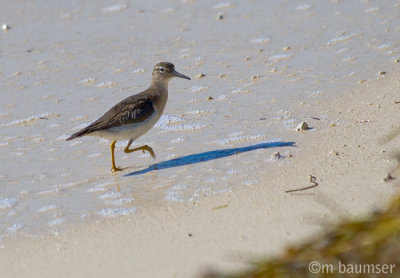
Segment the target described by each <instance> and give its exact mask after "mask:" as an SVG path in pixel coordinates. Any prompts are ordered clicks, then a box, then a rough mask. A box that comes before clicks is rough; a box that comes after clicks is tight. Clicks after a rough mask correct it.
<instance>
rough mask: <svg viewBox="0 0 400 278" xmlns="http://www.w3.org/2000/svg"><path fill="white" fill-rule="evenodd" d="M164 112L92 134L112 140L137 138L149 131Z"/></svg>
mask: <svg viewBox="0 0 400 278" xmlns="http://www.w3.org/2000/svg"><path fill="white" fill-rule="evenodd" d="M161 114H162V113H157V112H156V113H154V114H153V115H152V116H151V117H150V118H148V119H147V120H146V121H144V122H141V123H135V124H127V125H122V126H118V127H113V128H110V129H107V130H102V131H96V132H93V133H91V134H90V135H93V136H99V137H102V138H105V139H108V140H111V141H114V140H129V139H132V140H136V139H137V138H139V137H140V136H142V135H143V134H145V133H146V132H147V131H149V130H150V129H151V128H152V127H153V126H154V125H155V124H156V123H157V121H158V120H159V119H160V117H161Z"/></svg>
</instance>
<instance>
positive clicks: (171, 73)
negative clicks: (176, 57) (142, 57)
mask: <svg viewBox="0 0 400 278" xmlns="http://www.w3.org/2000/svg"><path fill="white" fill-rule="evenodd" d="M152 76H153V82H165V81H166V82H168V81H169V80H171V78H172V77H179V78H184V79H188V80H190V78H189V77H187V76H186V75H183V74H182V73H179V72H177V71H176V70H175V66H174V64H172V63H169V62H161V63H158V64H157V65H155V66H154V69H153V74H152Z"/></svg>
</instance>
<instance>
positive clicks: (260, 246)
mask: <svg viewBox="0 0 400 278" xmlns="http://www.w3.org/2000/svg"><path fill="white" fill-rule="evenodd" d="M398 88H399V81H398V78H396V74H395V73H388V74H387V75H386V76H385V77H384V78H383V77H382V78H380V79H378V80H373V81H367V82H364V83H362V84H359V85H358V86H356V87H355V88H349V89H348V91H347V93H346V96H343V97H341V98H339V99H337V100H335V101H333V102H331V103H325V104H324V103H318V101H316V102H313V103H309V104H305V105H308V110H309V112H310V115H315V117H318V115H322V114H323V115H326V118H325V119H320V120H313V121H311V120H309V124H310V126H311V127H312V129H311V130H308V131H302V132H295V131H293V140H294V141H295V142H296V145H297V148H296V149H295V150H294V151H293V152H292V154H293V157H291V158H290V159H289V160H290V162H289V163H288V165H287V167H284V168H280V169H277V170H276V172H275V173H274V174H273V175H268V176H264V179H263V180H262V182H260V183H259V184H255V185H251V186H248V187H240V188H238V189H237V190H234V191H233V192H229V193H225V194H218V195H214V196H209V197H207V198H204V199H202V200H201V201H200V202H198V203H193V204H188V203H183V204H173V203H168V202H166V203H165V205H164V206H162V207H160V206H154V207H151V206H148V207H147V208H146V209H144V210H142V211H141V212H140V213H137V214H136V215H133V216H127V217H124V218H117V219H112V220H108V221H104V222H102V223H96V224H95V223H92V224H90V225H89V224H88V225H82V226H78V227H76V228H75V229H74V230H72V231H69V232H66V233H63V234H61V235H59V236H57V237H54V236H44V237H41V238H32V239H26V238H19V239H15V240H14V241H10V242H7V243H6V244H5V246H3V248H2V249H1V250H0V262H1V263H0V264H1V267H0V274H1V276H2V277H54V276H56V277H110V276H116V277H194V276H196V275H199V274H200V273H202V272H203V271H205V270H207V269H210V268H212V267H217V268H222V269H229V270H233V269H240V268H242V267H246V263H247V262H249V261H250V260H252V259H254V258H257V257H260V256H264V255H272V254H279V253H280V252H281V251H282V250H283V248H284V247H285V246H287V245H289V244H297V243H299V242H301V240H303V239H305V238H307V237H310V236H312V235H313V234H315V233H316V232H319V231H321V230H323V229H324V228H326V227H327V226H329V224H332V223H335V221H337V220H340V219H343V218H354V217H357V216H360V215H362V214H365V213H367V212H370V211H372V210H374V209H377V208H379V207H381V206H382V205H384V203H385V202H386V201H387V200H388V199H390V197H391V196H392V194H394V192H396V189H397V188H396V187H397V186H395V185H394V184H392V183H384V182H383V179H384V178H385V176H386V174H387V173H388V172H389V171H390V170H391V169H392V168H394V167H395V165H396V161H395V159H393V158H392V154H393V153H395V152H396V150H397V147H396V146H398V144H399V140H400V138H395V139H394V140H392V141H390V142H389V143H387V144H381V143H380V140H381V139H382V138H384V137H385V134H387V133H388V132H390V131H393V130H394V129H395V128H396V127H398V123H396V118H397V116H396V115H398V113H399V112H400V111H399V109H400V105H399V104H395V102H396V101H398V100H399V99H398V94H397V92H398ZM333 123H336V124H333ZM309 174H312V175H313V176H315V177H316V182H317V183H318V186H317V187H315V188H312V189H309V190H305V191H300V192H297V193H285V190H289V189H295V188H300V187H305V186H308V185H310V183H309V182H308V175H309Z"/></svg>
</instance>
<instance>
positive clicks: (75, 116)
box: [0, 1, 400, 277]
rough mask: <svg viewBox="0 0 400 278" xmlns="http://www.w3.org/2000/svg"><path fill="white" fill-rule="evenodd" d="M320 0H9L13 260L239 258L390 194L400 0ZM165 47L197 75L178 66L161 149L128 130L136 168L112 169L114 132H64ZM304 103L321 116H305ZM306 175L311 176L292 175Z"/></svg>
mask: <svg viewBox="0 0 400 278" xmlns="http://www.w3.org/2000/svg"><path fill="white" fill-rule="evenodd" d="M308 3H309V4H304V3H286V2H281V3H276V4H274V5H272V4H265V3H263V4H262V5H261V4H260V3H253V1H248V2H246V1H244V2H241V4H239V3H228V2H226V3H225V2H224V3H215V2H213V1H209V2H201V3H200V1H173V2H171V3H168V4H164V2H161V1H160V2H159V6H156V5H155V4H154V3H152V4H151V3H147V2H136V1H135V2H132V3H130V2H123V3H122V2H121V3H119V4H118V3H110V2H108V1H100V2H93V3H92V2H90V1H88V2H85V3H81V2H79V1H69V2H68V3H63V4H61V3H59V4H49V3H42V2H41V1H37V2H34V3H31V2H30V3H20V2H18V3H15V2H12V3H11V2H10V3H9V5H8V10H7V12H4V11H0V15H1V19H2V20H3V21H4V23H7V24H9V26H10V27H11V28H10V29H9V30H3V31H2V32H1V33H0V35H1V38H2V41H3V40H4V42H5V43H4V45H3V46H2V48H1V49H0V55H1V58H2V60H3V61H2V63H4V67H2V69H1V71H0V77H1V84H0V85H1V91H2V93H1V95H0V103H1V111H0V125H1V128H2V133H1V135H0V136H1V137H0V152H1V157H0V167H1V172H0V183H1V186H2V190H1V192H0V227H1V236H0V237H1V242H0V244H1V246H2V249H1V250H0V258H1V259H0V262H1V267H0V272H3V273H1V274H4V275H2V276H6V277H20V276H27V275H29V276H33V277H35V276H38V277H39V276H40V277H50V276H54V275H56V274H57V276H59V277H68V276H71V275H72V276H82V277H87V276H96V277H102V276H103V277H106V276H110V275H119V276H130V275H132V273H135V274H137V275H138V276H139V277H155V276H160V275H161V276H166V277H174V276H176V277H187V276H192V275H193V274H194V273H199V272H201V271H203V270H204V269H207V267H214V266H215V267H222V268H229V269H231V268H240V267H243V266H245V265H246V262H248V261H249V260H250V259H251V258H253V257H254V256H261V255H266V254H268V255H271V254H276V253H279V252H281V251H282V248H283V247H285V246H287V245H288V244H289V243H296V242H298V241H299V240H301V239H304V238H306V237H307V236H310V235H312V234H313V233H315V232H318V231H321V230H322V229H323V228H324V227H325V226H326V225H327V223H333V222H335V221H337V220H339V219H341V218H343V217H356V216H357V215H360V214H363V213H366V212H368V211H371V210H373V209H376V208H379V207H380V206H381V205H382V204H384V202H385V201H386V200H388V199H389V198H390V196H391V195H392V194H393V192H394V191H395V187H394V186H393V185H392V184H387V183H383V178H384V177H385V176H386V174H387V172H388V171H389V170H390V169H391V168H393V167H394V165H395V163H396V161H395V159H394V158H393V156H392V153H393V152H394V151H395V150H396V146H397V145H398V139H397V138H395V139H394V140H392V141H391V142H389V143H387V144H385V145H383V144H380V143H379V139H380V138H382V137H383V136H384V135H385V134H386V133H388V132H390V131H391V130H393V129H394V128H396V127H397V126H396V120H395V118H396V115H397V114H396V113H397V110H398V109H399V108H398V107H399V106H398V105H396V104H395V101H398V100H397V99H396V92H397V91H396V90H397V87H398V82H397V80H396V73H397V72H398V70H397V67H398V63H397V62H396V59H397V55H398V48H399V43H398V40H397V34H398V29H399V26H400V24H398V19H397V16H396V10H397V9H398V5H396V3H395V2H394V1H385V3H384V4H385V5H384V4H383V2H382V3H380V4H379V5H378V4H376V5H375V4H374V3H372V2H369V1H362V2H360V3H343V2H341V1H333V2H331V3H329V4H322V3H319V2H318V1H308ZM260 5H261V6H260ZM350 11H352V12H350ZM11 15H13V16H11ZM283 19H285V20H283ZM143 26H148V29H146V30H144V29H143ZM160 60H168V61H171V62H173V63H174V64H175V65H176V68H177V70H178V71H180V72H182V73H184V74H186V75H189V76H191V77H192V79H193V80H192V81H191V82H190V83H189V82H184V81H179V80H173V81H172V82H171V84H170V97H169V102H168V104H167V108H166V111H165V116H164V117H163V118H162V119H161V121H160V122H159V124H158V125H157V126H156V127H155V128H154V129H153V130H151V131H150V132H149V133H148V134H146V135H145V136H143V137H142V138H140V139H139V140H138V142H137V143H136V144H137V145H140V144H144V143H146V144H149V145H151V146H152V147H153V149H154V150H155V151H156V154H157V160H155V161H153V160H152V159H151V157H149V156H148V155H146V154H135V155H133V156H132V155H125V154H123V152H122V150H123V147H124V142H120V143H119V144H118V145H117V163H118V165H121V166H122V167H128V168H127V169H126V170H125V171H123V172H122V173H118V174H114V175H113V174H111V173H110V172H109V169H110V167H111V166H110V165H111V163H110V154H109V146H108V142H106V141H104V140H101V139H97V138H82V139H79V140H76V141H72V142H66V141H65V139H66V138H67V136H68V135H69V134H71V133H73V132H74V131H76V130H78V129H79V128H81V127H83V126H85V125H87V124H88V123H90V122H91V121H93V120H95V119H96V118H97V117H98V116H100V115H101V114H102V113H103V112H105V111H106V110H107V109H108V108H110V107H111V106H112V105H113V104H114V103H116V102H118V101H119V100H120V99H122V98H124V97H126V96H128V95H130V94H132V93H133V92H139V91H140V90H143V89H145V88H146V86H148V84H149V82H150V72H151V68H152V66H153V65H154V64H155V63H156V62H158V61H160ZM202 74H203V75H204V76H203V75H202ZM210 97H211V98H210ZM302 121H306V122H307V123H308V124H309V126H310V127H311V129H310V130H306V131H301V132H296V131H295V128H296V126H297V124H299V123H300V122H302ZM277 152H279V154H277ZM310 175H312V176H313V177H315V182H316V183H317V184H318V185H317V186H316V187H314V188H311V189H308V190H304V191H298V192H294V193H286V192H285V191H287V190H292V189H297V188H303V187H307V186H310V185H313V184H314V183H310V181H309V176H310ZM314 185H315V184H314Z"/></svg>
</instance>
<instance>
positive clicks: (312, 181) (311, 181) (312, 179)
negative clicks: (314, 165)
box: [285, 175, 318, 193]
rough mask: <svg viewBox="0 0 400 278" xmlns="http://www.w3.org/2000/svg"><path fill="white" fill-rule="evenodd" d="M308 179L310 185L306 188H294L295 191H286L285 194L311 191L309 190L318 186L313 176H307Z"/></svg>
mask: <svg viewBox="0 0 400 278" xmlns="http://www.w3.org/2000/svg"><path fill="white" fill-rule="evenodd" d="M308 179H309V181H310V183H311V184H312V185H310V186H306V187H302V188H296V189H291V190H286V191H285V193H291V192H297V191H303V190H307V189H311V188H314V187H317V186H318V183H317V182H316V181H315V180H316V179H317V178H316V177H314V176H313V175H309V176H308Z"/></svg>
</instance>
